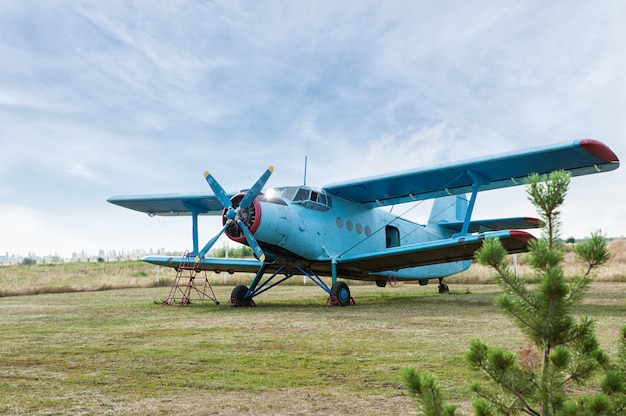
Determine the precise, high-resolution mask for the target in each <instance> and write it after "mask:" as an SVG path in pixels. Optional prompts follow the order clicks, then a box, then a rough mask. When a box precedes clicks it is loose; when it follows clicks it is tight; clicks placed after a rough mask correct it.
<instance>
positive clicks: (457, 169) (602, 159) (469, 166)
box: [324, 139, 619, 207]
mask: <svg viewBox="0 0 626 416" xmlns="http://www.w3.org/2000/svg"><path fill="white" fill-rule="evenodd" d="M618 166H619V159H618V158H617V156H616V155H615V153H613V151H612V150H611V149H610V148H609V147H608V146H606V145H605V144H604V143H601V142H599V141H597V140H591V139H586V140H577V141H574V142H573V143H572V142H568V143H562V144H557V145H551V146H546V147H541V148H537V149H531V150H526V151H521V152H515V153H508V154H503V155H497V156H492V157H485V158H480V159H474V160H469V161H465V162H460V163H453V164H446V165H440V166H436V167H432V168H426V169H418V170H411V171H406V172H400V173H395V174H387V175H382V176H378V177H372V178H365V179H361V180H354V181H349V182H342V183H336V184H331V185H328V186H325V187H324V189H325V190H326V192H327V193H329V194H332V195H335V196H338V197H341V198H343V199H347V200H349V201H353V202H359V203H362V204H366V205H369V206H371V207H377V206H385V205H395V204H401V203H404V202H411V201H418V200H424V199H430V198H437V197H441V196H446V195H457V194H465V193H469V192H471V191H472V185H473V184H474V180H475V179H473V178H472V176H474V178H478V180H479V182H480V186H479V188H478V190H479V191H486V190H490V189H497V188H504V187H508V186H515V185H522V184H524V179H525V178H526V177H527V176H528V175H529V174H531V173H538V174H547V173H550V172H552V171H554V170H559V169H562V170H567V171H569V172H570V173H571V174H572V175H573V176H579V175H587V174H591V173H598V172H606V171H610V170H614V169H617V168H618ZM470 175H472V176H470Z"/></svg>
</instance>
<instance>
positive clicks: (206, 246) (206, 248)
mask: <svg viewBox="0 0 626 416" xmlns="http://www.w3.org/2000/svg"><path fill="white" fill-rule="evenodd" d="M228 225H229V224H228V222H227V223H226V224H224V227H223V228H222V229H221V230H220V232H219V233H217V234H216V235H215V237H213V238H212V239H210V240H209V242H208V243H206V244H205V245H204V247H202V250H200V252H199V253H198V255H197V256H196V258H195V261H196V263H199V262H200V259H201V258H202V257H204V256H205V255H206V253H207V252H208V251H209V250H210V249H211V247H213V244H215V242H216V241H217V239H218V238H220V236H221V235H222V233H224V231H225V230H226V227H228Z"/></svg>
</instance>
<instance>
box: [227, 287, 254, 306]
mask: <svg viewBox="0 0 626 416" xmlns="http://www.w3.org/2000/svg"><path fill="white" fill-rule="evenodd" d="M246 293H248V287H247V286H244V285H239V286H235V288H234V289H233V291H232V292H231V294H230V297H231V299H232V300H233V303H232V305H233V306H250V299H246V298H245V296H246Z"/></svg>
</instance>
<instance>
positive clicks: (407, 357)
mask: <svg viewBox="0 0 626 416" xmlns="http://www.w3.org/2000/svg"><path fill="white" fill-rule="evenodd" d="M215 289H216V294H217V296H218V299H219V300H221V301H222V303H221V305H219V306H216V305H214V304H213V303H210V302H207V303H203V302H195V303H193V304H192V305H190V306H187V307H178V306H163V305H157V304H155V303H154V302H153V300H154V299H162V298H164V297H165V296H166V295H167V293H166V292H167V291H168V289H167V288H148V289H123V290H110V291H103V292H83V293H66V294H43V295H37V296H19V297H5V298H2V299H0V340H1V341H0V412H2V413H6V414H46V415H47V414H120V413H127V414H137V415H148V414H150V415H152V414H172V413H185V414H191V415H195V414H197V415H200V414H224V415H226V414H233V413H238V414H249V415H253V414H254V415H259V414H261V415H262V414H268V415H269V414H302V415H307V414H343V415H374V414H375V415H381V414H383V415H384V414H389V415H394V414H415V407H414V404H413V403H412V402H411V399H410V398H409V397H408V396H407V395H406V391H405V389H404V387H403V384H402V382H401V381H400V378H399V372H400V370H401V369H402V368H403V367H405V366H409V365H412V366H416V367H417V368H419V369H421V370H428V371H432V372H434V373H435V374H437V376H438V378H439V380H440V383H441V385H442V387H443V389H444V391H445V393H446V395H447V397H448V398H449V401H450V402H451V403H458V404H461V406H462V408H463V409H469V408H470V407H469V403H470V394H469V393H468V390H467V388H468V386H469V384H470V382H471V380H472V379H473V378H475V377H476V374H475V373H473V372H472V371H470V370H469V369H468V367H467V366H466V365H465V363H464V361H463V354H464V353H465V351H466V350H467V348H468V343H469V340H470V339H471V338H474V337H480V338H482V339H483V340H485V341H486V342H487V343H489V344H492V345H500V346H502V347H503V348H506V349H512V350H516V349H517V348H518V347H519V346H521V345H522V344H523V343H524V338H523V337H522V336H521V334H520V333H519V332H518V331H517V329H516V328H515V327H514V326H513V325H512V324H511V323H510V322H509V321H508V320H507V319H506V318H505V317H504V316H503V315H501V314H500V313H499V312H498V311H497V310H496V309H495V307H494V306H493V299H494V297H495V296H496V295H497V293H498V290H499V289H498V287H497V286H493V285H472V286H464V285H453V286H451V291H452V293H451V294H450V295H443V296H440V295H438V294H436V286H434V285H431V286H427V287H420V286H418V285H402V284H400V285H398V286H397V287H395V288H385V289H380V288H376V287H375V286H373V285H361V286H352V292H353V293H352V294H353V296H354V297H355V300H356V302H357V306H356V307H346V308H333V307H327V306H324V304H325V301H326V296H325V294H324V293H323V292H322V291H320V290H319V289H318V288H317V287H312V286H304V287H293V286H285V287H282V286H279V287H276V288H275V289H273V290H271V291H269V292H267V294H264V295H262V296H260V297H259V298H258V299H257V305H258V306H257V307H256V308H230V307H228V306H226V300H227V299H228V297H229V296H230V290H231V289H232V287H230V286H218V287H216V288H215ZM625 289H626V285H624V284H613V283H597V284H594V285H593V286H592V289H591V290H590V293H589V296H588V298H586V300H585V302H584V305H583V309H584V310H583V311H581V313H585V314H589V315H590V316H592V317H594V318H595V319H596V320H597V321H598V325H597V326H598V331H597V332H598V337H599V339H600V342H601V344H602V345H603V347H605V348H606V349H607V350H608V351H609V352H611V351H612V349H613V350H614V347H615V344H616V343H615V341H616V336H617V334H618V329H619V326H620V325H621V324H623V316H624V315H625V312H626V306H625V305H626V290H625Z"/></svg>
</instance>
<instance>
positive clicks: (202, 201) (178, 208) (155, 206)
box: [107, 193, 234, 216]
mask: <svg viewBox="0 0 626 416" xmlns="http://www.w3.org/2000/svg"><path fill="white" fill-rule="evenodd" d="M233 195H234V194H230V195H228V197H229V198H230V197H232V196H233ZM107 201H109V202H110V203H112V204H115V205H119V206H121V207H124V208H129V209H134V210H135V211H140V212H145V213H147V214H149V215H168V216H176V215H191V213H192V210H194V211H196V212H197V213H198V214H204V215H220V214H221V213H222V211H223V210H224V207H223V206H222V204H221V203H220V201H219V200H218V199H217V197H216V196H215V195H213V194H206V193H187V194H161V195H126V196H112V197H111V198H109V199H107Z"/></svg>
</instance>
